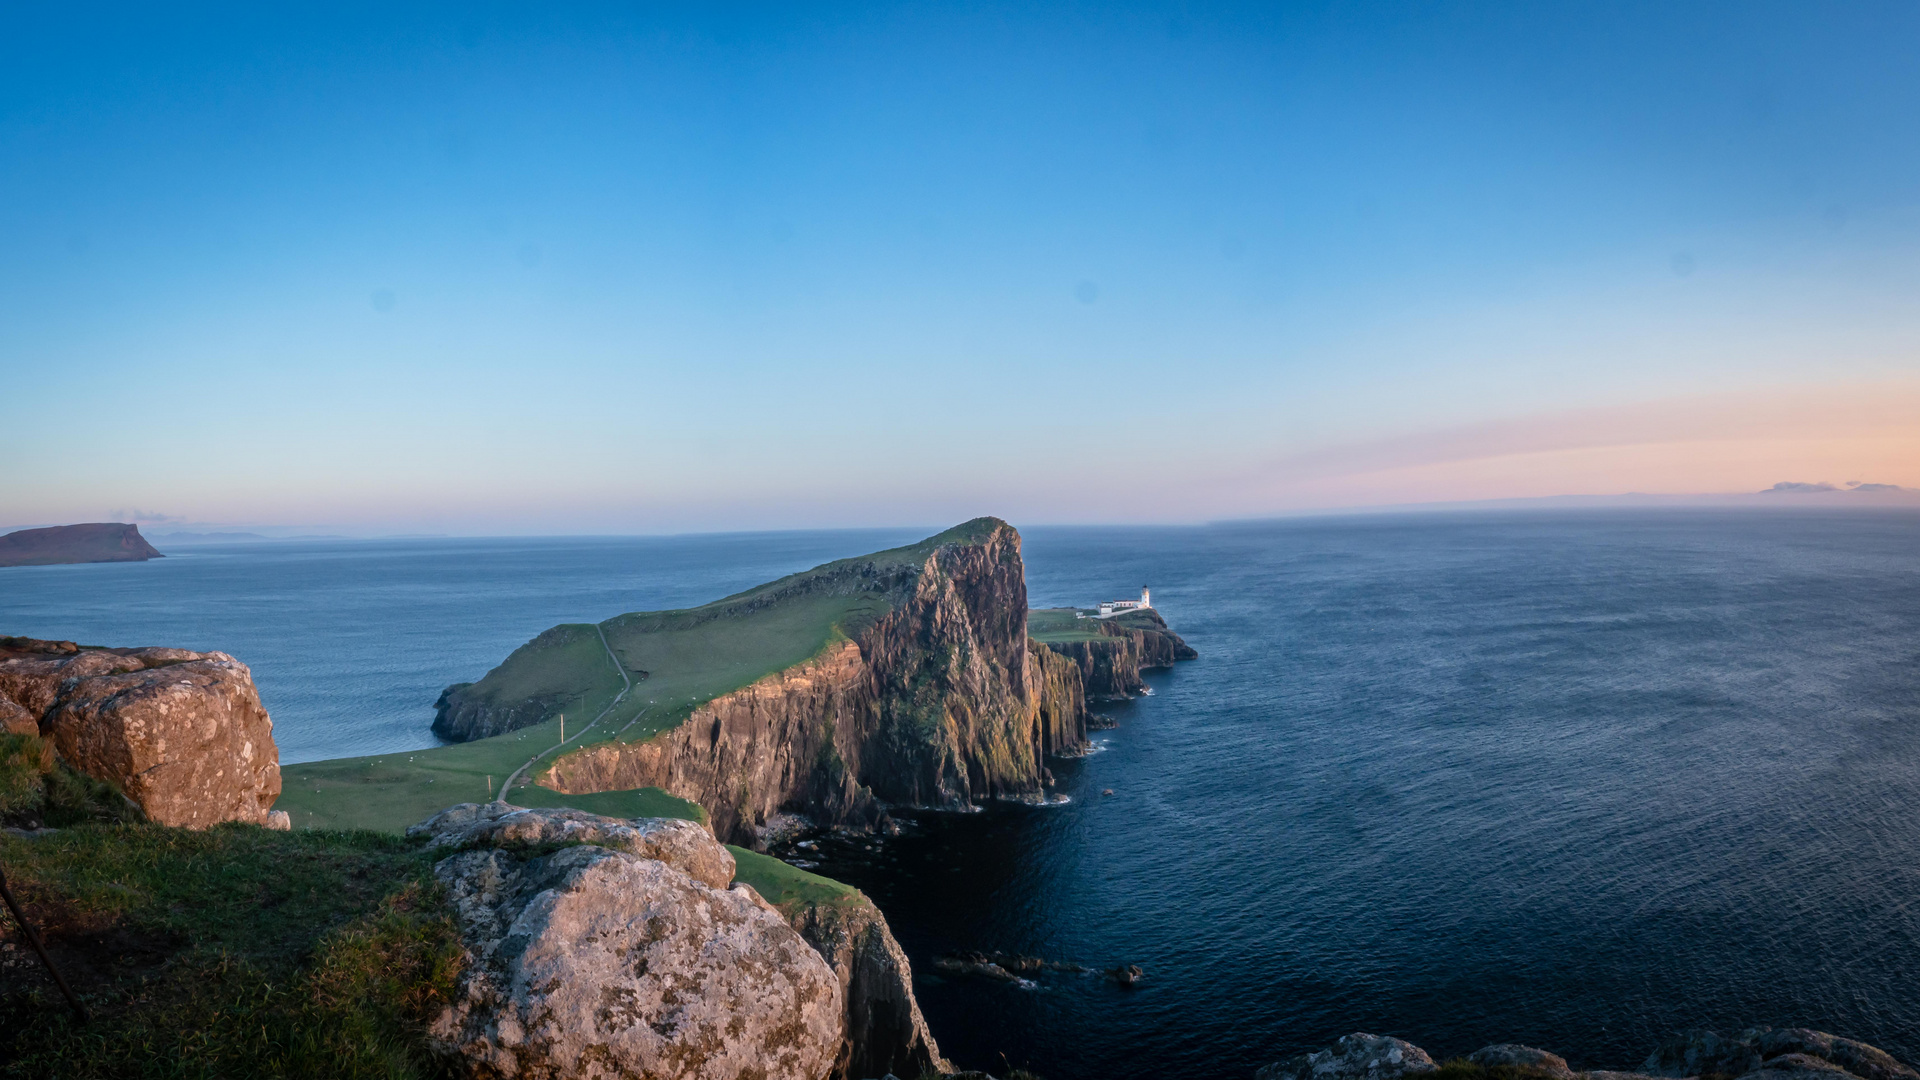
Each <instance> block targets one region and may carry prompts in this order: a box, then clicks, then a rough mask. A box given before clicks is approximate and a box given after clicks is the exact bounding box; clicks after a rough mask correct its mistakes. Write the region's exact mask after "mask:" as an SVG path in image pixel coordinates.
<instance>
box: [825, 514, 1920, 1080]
mask: <svg viewBox="0 0 1920 1080" xmlns="http://www.w3.org/2000/svg"><path fill="white" fill-rule="evenodd" d="M1028 552H1029V579H1030V581H1031V582H1032V591H1033V594H1034V602H1035V603H1036V604H1048V603H1066V602H1069V601H1083V602H1084V601H1085V600H1087V599H1090V598H1099V597H1107V596H1124V595H1127V593H1128V591H1129V590H1130V589H1132V588H1136V587H1137V586H1138V585H1139V584H1141V583H1143V582H1145V583H1148V584H1151V585H1152V586H1153V590H1154V597H1155V600H1156V603H1157V604H1159V605H1160V607H1161V609H1162V611H1163V613H1164V614H1165V615H1166V616H1167V618H1168V619H1169V620H1170V621H1171V622H1172V624H1173V625H1174V626H1175V627H1176V628H1177V629H1178V630H1179V631H1180V632H1181V633H1182V634H1183V635H1185V636H1186V638H1187V640H1188V641H1189V642H1191V643H1192V644H1193V645H1194V646H1195V647H1196V648H1197V649H1198V650H1199V651H1200V653H1201V659H1200V660H1198V661H1194V662H1192V663H1188V664H1183V665H1181V666H1180V667H1178V668H1176V669H1175V670H1173V671H1171V672H1169V673H1165V674H1162V675H1159V676H1154V677H1151V678H1150V680H1149V681H1150V682H1152V684H1153V686H1154V688H1155V690H1156V693H1155V695H1154V696H1153V697H1150V698H1145V699H1141V700H1139V701H1136V702H1133V703H1130V704H1127V705H1124V706H1122V707H1120V708H1118V709H1116V710H1114V712H1115V715H1116V716H1117V717H1118V719H1119V720H1120V727H1119V728H1118V729H1117V730H1114V731H1110V732H1106V733H1103V735H1102V736H1101V737H1102V738H1103V739H1104V741H1105V742H1106V744H1107V748H1106V750H1105V752H1103V753H1099V754H1096V755H1094V756H1092V757H1089V758H1087V759H1085V760H1083V761H1081V762H1079V763H1076V764H1072V765H1068V766H1066V767H1063V768H1060V769H1057V770H1056V771H1057V772H1058V773H1059V774H1060V776H1061V787H1062V790H1064V791H1066V792H1068V793H1069V794H1071V795H1073V796H1074V799H1075V801H1074V802H1073V803H1072V804H1071V805H1068V806H1065V807H1059V808H1047V809H1035V808H1029V807H1022V806H1001V807H997V808H996V809H995V810H994V811H992V812H990V813H987V814H982V815H974V816H957V815H921V816H920V817H919V818H918V822H919V826H920V827H919V828H918V829H917V830H916V831H915V832H914V834H913V835H910V836H908V837H904V838H902V839H900V840H897V841H894V842H893V843H891V844H890V845H888V846H887V847H885V848H883V849H882V854H881V855H879V856H878V857H877V860H876V859H875V857H872V856H867V857H866V858H865V860H864V861H862V860H861V859H849V858H842V859H838V860H832V859H830V860H829V862H828V866H827V869H828V870H829V871H831V872H835V873H837V874H839V875H841V876H843V877H846V878H848V879H850V880H853V881H854V882H855V883H857V884H859V885H861V886H862V887H863V888H866V889H867V890H868V891H869V892H870V893H871V894H873V895H874V896H875V897H876V898H877V899H878V900H879V902H880V903H881V905H882V907H883V908H884V909H885V910H886V911H887V913H888V916H889V918H890V920H891V921H892V923H893V925H894V927H895V929H896V931H897V932H898V933H899V934H900V936H901V937H902V939H903V940H904V941H905V943H906V944H907V947H908V950H909V952H910V953H911V954H912V956H913V957H914V959H915V961H916V963H917V964H919V965H920V970H922V971H924V972H930V964H929V961H930V960H931V959H932V958H933V957H935V956H937V955H940V954H942V953H944V952H949V951H953V950H958V949H968V948H971V949H985V950H1003V951H1008V952H1015V953H1022V954H1030V955H1039V956H1043V957H1047V958H1052V959H1063V960H1072V961H1079V962H1083V963H1088V964H1092V965H1112V964H1116V963H1122V962H1126V963H1137V964H1139V965H1141V966H1143V967H1144V968H1145V969H1146V970H1147V972H1148V980H1147V982H1145V983H1144V984H1143V985H1142V986H1141V987H1140V988H1139V989H1136V990H1132V991H1124V990H1120V989H1118V988H1117V987H1113V986H1110V985H1107V984H1105V983H1104V982H1102V981H1099V980H1097V979H1094V978H1088V977H1084V976H1071V975H1049V976H1042V977H1041V979H1040V983H1041V986H1040V988H1039V989H1038V990H1032V991H1028V990H1021V989H1016V988H1012V987H1008V986H1004V985H998V984H992V983H982V982H978V981H971V980H967V981H949V982H938V981H935V980H933V979H930V978H928V979H923V983H924V984H925V985H923V986H922V990H921V1002H922V1005H923V1007H924V1008H925V1010H926V1012H927V1015H928V1017H929V1020H930V1022H931V1024H932V1026H933V1029H934V1033H935V1035H936V1037H938V1038H939V1039H940V1040H941V1043H942V1046H943V1047H944V1048H946V1049H948V1050H949V1051H950V1052H952V1053H953V1054H954V1055H955V1056H957V1057H958V1058H959V1059H960V1060H962V1061H964V1062H966V1063H968V1064H970V1065H974V1066H976V1067H988V1066H1000V1065H1001V1064H1002V1062H1001V1059H1000V1055H1001V1054H1002V1053H1004V1054H1006V1055H1007V1060H1008V1061H1009V1062H1010V1063H1011V1064H1013V1065H1027V1066H1030V1067H1032V1068H1033V1069H1035V1070H1036V1071H1039V1072H1041V1073H1043V1074H1044V1075H1046V1076H1047V1077H1049V1078H1050V1080H1080V1078H1088V1080H1091V1078H1094V1077H1114V1076H1146V1075H1220V1076H1229V1077H1231V1076H1241V1077H1245V1076H1248V1075H1250V1074H1251V1071H1252V1070H1253V1069H1254V1068H1255V1067H1256V1066H1257V1065H1259V1064H1262V1063H1264V1062H1266V1061H1270V1060H1274V1059H1276V1058H1278V1057H1280V1056H1283V1055H1285V1054H1289V1053H1293V1052H1297V1051H1300V1050H1304V1049H1312V1048H1317V1047H1319V1046H1323V1045H1325V1044H1326V1043H1327V1042H1329V1041H1331V1040H1332V1039H1333V1038H1335V1037H1337V1036H1339V1035H1341V1034H1344V1033H1346V1032H1348V1031H1354V1030H1366V1031H1372V1032H1376V1033H1386V1034H1395V1035H1400V1036H1403V1037H1405V1038H1408V1039H1411V1040H1412V1041H1414V1042H1416V1043H1418V1044H1420V1045H1421V1046H1424V1047H1426V1048H1427V1049H1428V1050H1429V1051H1431V1052H1433V1053H1435V1054H1436V1055H1453V1054H1464V1053H1467V1052H1470V1051H1472V1050H1474V1049H1475V1048H1477V1047H1479V1046H1481V1045H1484V1044H1486V1043H1489V1042H1496V1041H1519V1042H1526V1043H1530V1044H1533V1045H1536V1046H1545V1047H1548V1048H1551V1049H1555V1050H1558V1051H1560V1052H1561V1053H1563V1054H1565V1055H1566V1056H1568V1057H1570V1058H1571V1059H1573V1060H1574V1062H1575V1064H1576V1065H1580V1064H1585V1065H1588V1066H1612V1067H1622V1066H1629V1065H1634V1064H1637V1063H1638V1062H1640V1061H1641V1060H1642V1059H1643V1058H1644V1057H1645V1056H1646V1054H1647V1052H1648V1051H1649V1050H1650V1049H1651V1048H1652V1047H1653V1045H1654V1044H1655V1043H1657V1042H1658V1041H1659V1040H1660V1039H1661V1038H1663V1037H1664V1036H1665V1035H1667V1034H1668V1033H1670V1032H1671V1031H1672V1030H1674V1029H1676V1028H1679V1027H1684V1026H1689V1025H1706V1026H1720V1027H1722V1028H1723V1029H1724V1028H1729V1027H1737V1026H1744V1025H1747V1024H1753V1023H1774V1024H1806V1025H1811V1026H1815V1027H1821V1028H1825V1029H1828V1030H1832V1031H1836V1032H1842V1033H1846V1034H1849V1035H1852V1036H1853V1037H1856V1038H1861V1039H1865V1040H1866V1041H1869V1042H1872V1043H1875V1044H1877V1045H1879V1046H1882V1047H1884V1048H1886V1049H1888V1050H1890V1051H1892V1052H1894V1053H1895V1054H1896V1055H1898V1056H1901V1057H1903V1058H1904V1059H1906V1060H1909V1061H1911V1060H1914V1059H1915V1058H1916V1057H1920V911H1917V910H1916V904H1917V903H1920V663H1917V662H1916V661H1920V518H1916V517H1915V516H1911V515H1898V516H1895V515H1863V516H1860V517H1854V518H1845V519H1842V518H1832V517H1802V516H1797V515H1781V514H1775V515H1761V514H1726V513H1720V514H1712V515H1694V514H1678V513H1667V514H1660V515H1649V516H1635V517H1628V516H1622V515H1618V514H1610V515H1581V516H1560V517H1551V518H1518V517H1497V518H1487V517H1482V518H1477V519H1474V518H1459V519H1445V518H1406V517H1401V518H1382V519H1375V520H1368V521H1353V520H1348V521H1341V522H1309V523H1294V524H1286V525H1277V526H1258V527H1245V528H1215V529H1206V530H1136V531H1115V530H1099V531H1092V530H1089V531H1042V530H1035V531H1034V532H1033V534H1032V537H1031V541H1030V543H1029V547H1028ZM1106 788H1111V789H1112V790H1113V792H1114V794H1113V795H1112V796H1111V797H1103V796H1101V795H1100V794H1099V792H1100V791H1101V790H1102V789H1106Z"/></svg>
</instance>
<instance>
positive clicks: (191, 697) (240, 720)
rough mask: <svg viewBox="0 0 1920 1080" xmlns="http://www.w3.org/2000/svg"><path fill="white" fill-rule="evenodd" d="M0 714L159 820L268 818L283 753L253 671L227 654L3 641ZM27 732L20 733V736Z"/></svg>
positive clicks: (198, 824)
mask: <svg viewBox="0 0 1920 1080" xmlns="http://www.w3.org/2000/svg"><path fill="white" fill-rule="evenodd" d="M0 702H3V703H4V704H0V718H3V719H4V720H5V722H6V725H7V729H8V730H9V731H11V730H15V728H16V727H19V728H21V729H24V727H25V720H23V719H22V717H21V714H22V713H25V714H26V715H27V717H30V718H32V719H33V722H34V727H35V730H36V731H37V732H38V733H39V734H40V735H41V736H42V737H44V738H46V739H47V740H48V741H49V742H51V743H52V744H53V746H54V750H55V751H56V752H57V753H58V754H59V755H60V757H61V759H62V760H64V761H65V762H66V763H67V765H68V766H69V767H71V768H72V769H74V770H76V771H78V772H81V773H84V774H86V775H88V776H91V777H93V778H94V779H96V780H104V781H106V782H108V783H110V784H112V785H114V786H115V787H116V788H118V789H119V790H120V791H121V792H122V793H123V794H125V795H126V796H127V798H128V799H130V800H132V802H133V803H134V804H135V805H137V806H139V807H140V809H141V810H142V811H144V812H145V813H146V815H147V817H148V818H150V819H152V820H153V821H156V822H159V823H160V824H162V825H180V826H187V827H190V828H205V827H206V826H208V825H213V824H217V823H219V822H222V821H245V822H250V823H252V824H255V825H262V824H265V823H266V820H267V810H268V808H269V807H271V806H272V805H273V801H274V800H275V799H276V798H278V797H279V795H280V752H279V749H278V748H277V747H276V746H275V745H274V742H273V722H272V720H270V719H269V718H268V716H267V711H266V710H265V709H264V708H262V707H261V705H260V694H259V691H258V690H256V689H255V688H254V685H253V673H252V672H250V671H248V670H247V666H246V665H245V664H242V663H240V662H239V661H238V660H235V659H234V658H233V657H231V656H228V655H227V654H225V653H217V652H216V653H196V652H188V651H186V650H184V649H159V648H149V649H82V648H79V647H78V646H76V645H74V644H73V643H72V642H68V641H35V640H33V639H30V638H4V639H0ZM23 733H24V732H23Z"/></svg>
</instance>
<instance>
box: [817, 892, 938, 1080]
mask: <svg viewBox="0 0 1920 1080" xmlns="http://www.w3.org/2000/svg"><path fill="white" fill-rule="evenodd" d="M787 922H788V925H790V926H792V927H793V928H794V929H795V930H797V931H799V933H800V936H801V937H803V938H805V939H806V941H807V944H809V945H812V946H813V948H814V951H816V952H818V953H819V954H820V957H821V959H823V960H825V961H826V962H827V963H828V965H830V966H831V967H832V968H833V972H834V975H835V977H836V978H838V979H839V982H840V990H841V997H842V1002H843V1014H844V1016H845V1020H846V1023H845V1028H846V1039H845V1042H844V1043H843V1044H842V1047H841V1052H840V1056H839V1058H838V1059H837V1060H836V1062H835V1065H834V1071H833V1075H834V1076H835V1077H836V1078H838V1080H859V1078H861V1077H871V1076H879V1075H881V1074H882V1073H898V1074H901V1075H905V1076H924V1075H926V1074H927V1073H929V1072H932V1073H948V1072H952V1071H953V1066H952V1065H951V1064H949V1063H948V1062H947V1060H946V1059H945V1058H943V1057H941V1056H940V1046H939V1044H938V1043H936V1042H934V1039H933V1033H932V1032H931V1031H929V1030H928V1029H927V1021H926V1019H925V1018H924V1017H922V1016H921V1015H920V1004H919V1002H917V1001H915V1000H914V997H913V966H912V965H911V964H910V963H909V962H908V961H907V954H906V952H905V950H903V949H901V948H900V943H899V942H898V941H895V940H894V937H893V932H892V930H890V929H889V928H888V927H887V920H886V918H885V917H884V916H882V915H881V914H880V909H878V908H876V907H874V906H873V903H872V902H871V901H869V900H868V899H867V898H866V897H864V896H861V897H858V899H856V900H853V901H845V900H841V901H830V902H826V903H815V904H804V905H798V906H796V907H795V909H794V911H793V912H792V913H791V914H790V915H789V916H788V919H787Z"/></svg>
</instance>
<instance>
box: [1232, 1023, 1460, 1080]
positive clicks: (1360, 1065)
mask: <svg viewBox="0 0 1920 1080" xmlns="http://www.w3.org/2000/svg"><path fill="white" fill-rule="evenodd" d="M1433 1070H1434V1064H1433V1059H1432V1058H1430V1057H1428V1056H1427V1052H1426V1051H1425V1050H1422V1049H1420V1048H1419V1047H1417V1046H1415V1045H1413V1044H1412V1043H1410V1042H1407V1041H1406V1040H1404V1039H1395V1038H1392V1037H1390V1036H1385V1035H1369V1034H1367V1033H1366V1032H1363V1031H1356V1032H1354V1033H1353V1034H1351V1035H1342V1036H1341V1037H1340V1039H1339V1041H1338V1042H1335V1043H1334V1044H1333V1046H1331V1047H1329V1048H1328V1049H1325V1050H1317V1051H1315V1052H1313V1053H1311V1054H1301V1055H1299V1056H1298V1057H1293V1058H1288V1059H1287V1060H1285V1061H1279V1062H1275V1063H1274V1064H1272V1065H1268V1066H1265V1067H1264V1068H1262V1069H1260V1070H1259V1071H1257V1072H1255V1073H1254V1074H1253V1075H1254V1080H1394V1078H1395V1077H1399V1076H1405V1075H1407V1074H1408V1073H1422V1072H1432V1071H1433Z"/></svg>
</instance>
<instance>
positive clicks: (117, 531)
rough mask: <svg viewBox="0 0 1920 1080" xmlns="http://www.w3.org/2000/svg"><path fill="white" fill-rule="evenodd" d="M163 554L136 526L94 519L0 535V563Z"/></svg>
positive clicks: (143, 557) (139, 559) (112, 559)
mask: <svg viewBox="0 0 1920 1080" xmlns="http://www.w3.org/2000/svg"><path fill="white" fill-rule="evenodd" d="M163 558H166V556H164V555H162V554H160V553H159V552H158V551H155V550H154V547H153V545H152V544H149V543H147V538H146V537H144V536H141V535H140V527H139V526H138V525H129V524H126V523H124V522H96V523H94V524H89V525H55V526H53V527H52V528H49V529H21V530H19V531H18V532H10V533H7V534H6V535H5V536H0V566H52V565H56V564H59V563H95V562H144V561H145V560H147V559H163Z"/></svg>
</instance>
